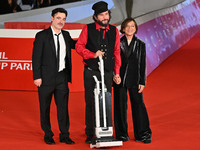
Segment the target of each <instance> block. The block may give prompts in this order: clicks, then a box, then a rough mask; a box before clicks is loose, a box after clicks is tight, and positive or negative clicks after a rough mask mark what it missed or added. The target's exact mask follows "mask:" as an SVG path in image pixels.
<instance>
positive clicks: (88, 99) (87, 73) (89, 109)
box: [84, 67, 113, 136]
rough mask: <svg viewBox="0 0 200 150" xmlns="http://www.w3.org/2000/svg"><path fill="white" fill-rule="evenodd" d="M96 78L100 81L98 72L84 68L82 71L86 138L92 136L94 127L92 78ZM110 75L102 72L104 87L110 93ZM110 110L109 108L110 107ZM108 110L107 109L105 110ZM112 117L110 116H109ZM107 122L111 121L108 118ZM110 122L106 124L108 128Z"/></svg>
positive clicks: (93, 84)
mask: <svg viewBox="0 0 200 150" xmlns="http://www.w3.org/2000/svg"><path fill="white" fill-rule="evenodd" d="M94 75H95V76H96V77H97V78H98V80H99V81H101V75H100V71H95V70H91V69H88V68H87V67H85V69H84V88H85V103H86V106H85V109H86V110H85V125H86V128H85V134H86V135H87V136H94V127H95V110H94V88H95V85H96V83H95V81H94V78H93V76H94ZM112 75H113V72H112V71H111V72H104V79H105V85H106V88H107V91H108V92H111V89H112ZM110 109H111V107H110ZM107 110H108V109H107ZM110 117H112V116H110ZM108 120H112V119H110V118H108ZM110 123H112V121H111V122H108V126H112V125H110Z"/></svg>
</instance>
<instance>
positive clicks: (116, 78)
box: [113, 74, 121, 84]
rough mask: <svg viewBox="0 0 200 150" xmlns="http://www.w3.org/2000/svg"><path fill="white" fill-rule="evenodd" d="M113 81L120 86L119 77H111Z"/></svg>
mask: <svg viewBox="0 0 200 150" xmlns="http://www.w3.org/2000/svg"><path fill="white" fill-rule="evenodd" d="M113 81H114V82H115V83H116V84H120V83H121V77H120V76H119V75H118V74H116V75H114V77H113Z"/></svg>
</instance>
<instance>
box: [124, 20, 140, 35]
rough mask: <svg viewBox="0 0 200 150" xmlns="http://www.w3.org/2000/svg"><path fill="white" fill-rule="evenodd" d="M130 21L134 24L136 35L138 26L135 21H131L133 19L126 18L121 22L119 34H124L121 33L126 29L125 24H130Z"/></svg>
mask: <svg viewBox="0 0 200 150" xmlns="http://www.w3.org/2000/svg"><path fill="white" fill-rule="evenodd" d="M131 21H133V22H134V24H135V29H136V31H135V34H136V33H137V31H138V25H137V23H136V21H135V19H133V18H126V19H125V20H124V21H123V22H122V24H121V29H120V32H121V33H124V31H123V30H124V28H126V26H127V24H128V23H129V22H131Z"/></svg>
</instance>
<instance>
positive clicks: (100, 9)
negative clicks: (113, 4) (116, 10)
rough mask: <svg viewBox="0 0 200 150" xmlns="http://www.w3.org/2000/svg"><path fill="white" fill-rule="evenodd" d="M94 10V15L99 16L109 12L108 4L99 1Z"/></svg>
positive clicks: (93, 7)
mask: <svg viewBox="0 0 200 150" xmlns="http://www.w3.org/2000/svg"><path fill="white" fill-rule="evenodd" d="M92 9H93V10H94V14H95V15H98V14H100V13H102V12H105V11H107V10H108V4H107V3H106V2H104V1H99V2H97V3H95V4H94V5H93V6H92Z"/></svg>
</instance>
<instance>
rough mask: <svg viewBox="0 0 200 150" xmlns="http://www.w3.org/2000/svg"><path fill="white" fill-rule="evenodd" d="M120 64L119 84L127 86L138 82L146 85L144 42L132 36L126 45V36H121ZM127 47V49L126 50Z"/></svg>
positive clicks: (132, 85) (136, 85)
mask: <svg viewBox="0 0 200 150" xmlns="http://www.w3.org/2000/svg"><path fill="white" fill-rule="evenodd" d="M120 49H121V60H122V65H121V68H120V76H121V79H122V82H121V86H124V85H126V87H127V88H131V87H138V85H139V84H141V85H144V86H145V85H146V48H145V43H144V42H143V41H142V40H140V39H138V38H137V37H135V36H134V37H133V39H132V41H131V43H130V45H129V46H128V43H127V39H126V36H123V37H122V38H121V43H120ZM127 49H128V51H126V50H127Z"/></svg>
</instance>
